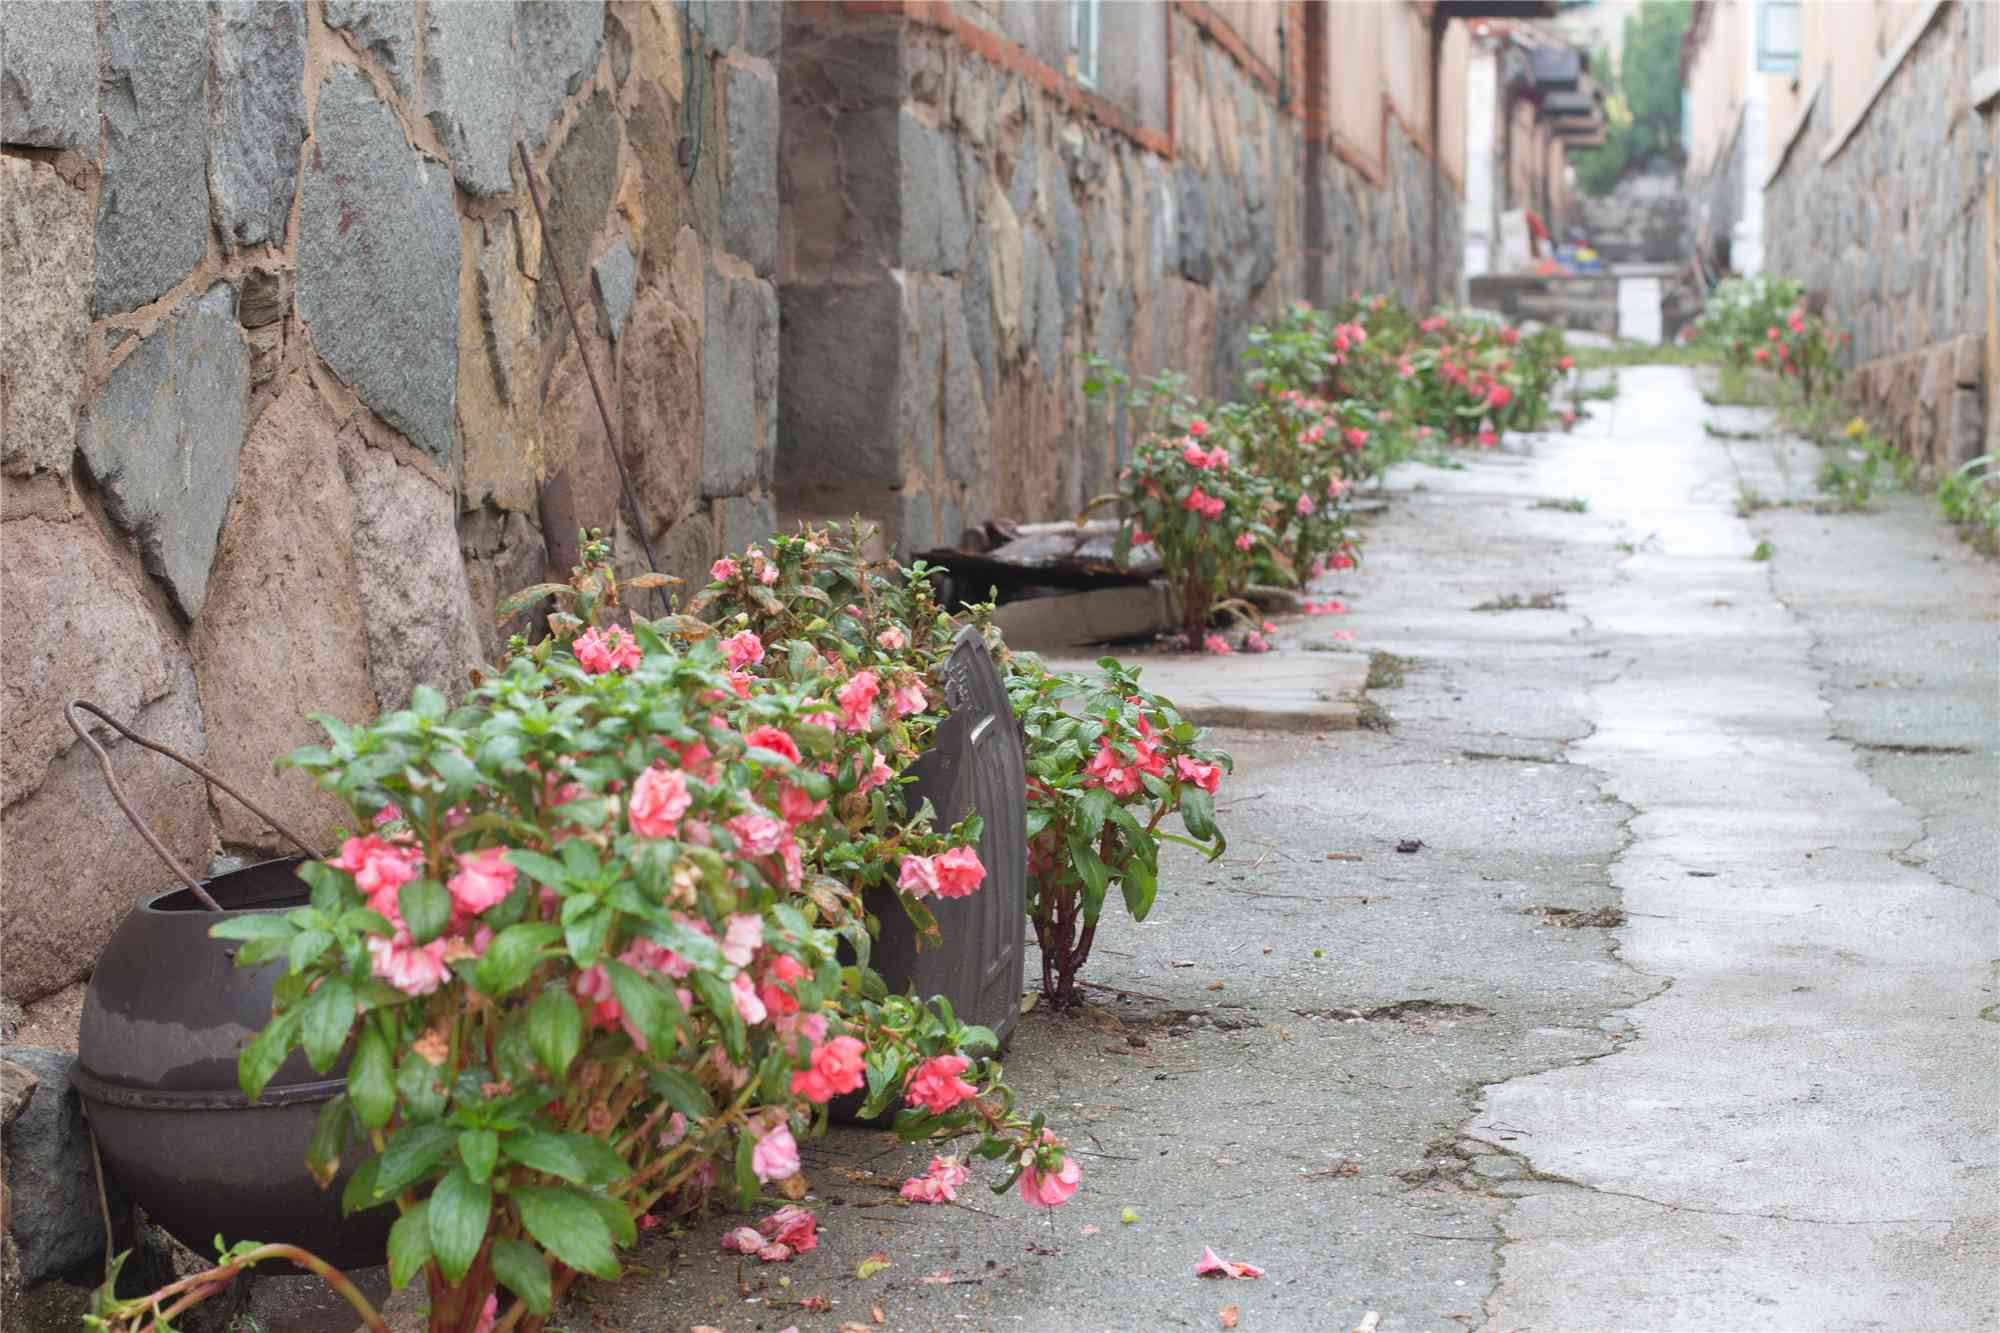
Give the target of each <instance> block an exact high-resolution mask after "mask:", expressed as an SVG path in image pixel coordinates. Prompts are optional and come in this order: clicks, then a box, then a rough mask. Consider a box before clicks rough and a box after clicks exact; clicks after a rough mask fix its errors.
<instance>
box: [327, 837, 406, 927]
mask: <svg viewBox="0 0 2000 1333" xmlns="http://www.w3.org/2000/svg"><path fill="white" fill-rule="evenodd" d="M331 864H332V865H333V866H334V867H335V868H336V869H339V870H345V871H346V872H347V873H348V874H350V875H352V876H354V887H355V888H357V889H359V890H361V892H362V893H364V894H366V895H367V897H368V905H369V906H370V907H372V908H374V909H375V910H376V911H378V912H380V913H382V915H384V916H386V917H388V918H390V919H391V920H394V919H395V918H396V890H397V889H400V888H401V887H403V885H405V884H407V883H409V882H410V881H411V880H413V879H415V878H416V877H417V876H418V875H419V874H421V873H422V871H423V867H424V861H423V854H422V853H420V852H419V851H417V849H416V848H414V847H405V846H401V845H399V844H397V843H392V842H388V841H386V840H384V839H382V838H380V837H378V836H376V835H375V834H373V833H371V834H369V835H368V836H367V837H365V838H349V839H348V840H347V841H346V842H343V843H342V844H340V855H339V856H337V857H335V858H334V859H333V861H332V862H331Z"/></svg>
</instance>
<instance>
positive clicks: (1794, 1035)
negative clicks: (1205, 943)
mask: <svg viewBox="0 0 2000 1333" xmlns="http://www.w3.org/2000/svg"><path fill="white" fill-rule="evenodd" d="M1702 420H1703V405H1702V402H1701V400H1700V398H1699V396H1698V393H1697V391H1696V389H1695V386H1694V383H1693V381H1692V379H1691V377H1690V376H1689V375H1688V374H1687V373H1686V372H1684V371H1678V370H1669V369H1647V370H1628V371H1625V372H1623V374H1622V376H1621V383H1620V396H1619V398H1618V399H1617V401H1616V404H1615V408H1614V412H1613V415H1612V417H1611V421H1610V423H1609V432H1608V434H1609V436H1610V437H1611V440H1613V441H1615V452H1608V451H1606V450H1605V449H1604V448H1602V447H1600V448H1597V449H1589V448H1588V447H1587V446H1586V447H1585V448H1584V449H1577V448H1574V447H1570V448H1561V449H1557V450H1552V451H1550V453H1551V455H1552V456H1550V457H1549V458H1548V460H1547V464H1548V466H1549V467H1550V468H1552V469H1554V475H1548V476H1547V481H1548V483H1549V484H1551V485H1554V486H1556V487H1557V488H1558V489H1562V490H1565V491H1566V492H1571V493H1575V494H1578V495H1581V496H1584V497H1587V498H1588V499H1589V501H1590V505H1591V512H1592V513H1593V514H1602V515H1604V516H1605V517H1608V518H1612V519H1615V520H1618V521H1620V522H1622V523H1624V524H1625V525H1627V527H1628V528H1629V529H1630V530H1632V531H1634V532H1644V533H1647V534H1649V536H1648V537H1647V539H1646V541H1645V545H1644V548H1643V549H1641V550H1640V551H1638V552H1637V553H1635V554H1634V555H1633V556H1632V557H1631V558H1629V559H1628V560H1626V561H1625V562H1623V567H1622V575H1623V577H1622V578H1621V580H1620V582H1619V584H1618V585H1617V586H1616V587H1615V588H1611V589H1604V590H1600V591H1598V592H1595V593H1592V594H1588V595H1585V596H1581V597H1577V598H1574V599H1572V601H1571V605H1572V607H1573V608H1574V609H1576V610H1578V611H1580V612H1582V613H1583V614H1585V615H1587V616H1588V617H1589V618H1590V621H1591V627H1592V628H1591V633H1592V637H1593V638H1594V639H1595V640H1596V641H1598V642H1600V643H1602V644H1603V645H1604V646H1605V647H1606V648H1608V649H1609V650H1610V651H1611V652H1612V653H1613V654H1614V655H1615V656H1617V657H1618V658H1620V659H1622V660H1623V661H1624V662H1625V663H1626V665H1625V667H1624V669H1623V670H1622V671H1621V672H1620V673H1619V675H1618V676H1617V678H1616V679H1615V680H1611V681H1607V682H1605V683H1603V684H1601V685H1599V686H1598V687H1596V688H1595V689H1594V690H1593V691H1592V693H1591V696H1590V699H1589V701H1588V712H1589V714H1590V716H1591V718H1592V720H1593V722H1594V723H1595V730H1594V732H1593V733H1592V735H1591V736H1590V737H1589V738H1588V739H1586V740H1584V741H1581V742H1579V743H1578V744H1577V745H1575V746H1573V747H1572V748H1571V751H1570V757H1571V759H1572V761H1573V762H1576V763H1580V764H1587V765H1589V766H1591V767H1592V768H1594V769H1596V770H1597V771H1598V772H1600V773H1602V774H1603V775H1604V777H1605V779H1606V783H1607V789H1608V790H1609V791H1610V792H1611V793H1612V794H1614V795H1616V796H1617V797H1618V798H1619V799H1620V800H1621V801H1622V802H1624V803H1626V804H1628V805H1630V806H1631V807H1633V808H1634V809H1635V810H1636V811H1637V813H1636V815H1635V817H1634V818H1633V819H1632V820H1631V822H1630V826H1629V827H1630V833H1631V835H1632V842H1631V844H1630V845H1629V846H1628V847H1626V848H1625V849H1624V851H1623V852H1621V853H1620V855H1619V856H1618V858H1617V860H1616V862H1615V864H1614V866H1613V871H1612V875H1613V880H1614V882H1615V884H1616V885H1617V887H1618V888H1619V890H1620V892H1621V895H1622V896H1621V899H1620V901H1621V904H1622V906H1623V907H1624V908H1625V910H1626V912H1627V913H1628V914H1629V915H1630V920H1629V923H1628V924H1627V925H1626V926H1625V927H1624V928H1623V929H1622V930H1621V931H1620V932H1619V944H1620V956H1621V957H1622V959H1623V960H1624V961H1625V963H1627V964H1628V965H1629V966H1631V967H1632V968H1634V969H1635V970H1636V971H1637V972H1639V973H1640V974H1642V975H1644V976H1646V977H1649V978H1653V979H1655V980H1656V981H1657V983H1658V984H1659V986H1660V988H1661V989H1660V991H1659V993H1658V994H1656V995H1654V996H1653V997H1651V998H1650V999H1648V1000H1646V1001H1644V1002H1643V1003H1641V1004H1639V1005H1638V1006H1636V1007H1634V1008H1633V1009H1632V1010H1630V1011H1629V1013H1628V1015H1627V1016H1628V1017H1629V1019H1630V1021H1631V1023H1632V1026H1633V1034H1632V1037H1631V1039H1630V1040H1628V1041H1626V1042H1625V1043H1624V1044H1623V1045H1622V1046H1621V1048H1620V1050H1619V1051H1618V1053H1617V1054H1616V1055H1615V1056H1613V1057H1611V1058H1609V1059H1605V1060H1602V1061H1596V1062H1592V1063H1590V1064H1588V1065H1575V1066H1570V1067H1567V1068H1559V1069H1552V1070H1548V1071H1544V1072H1542V1073H1539V1074H1535V1075H1531V1076H1528V1077H1524V1078H1516V1079H1512V1080H1509V1081H1507V1082H1504V1083H1500V1084H1497V1085H1495V1086H1492V1087H1490V1088H1488V1089H1487V1090H1486V1094H1485V1097H1484V1100H1483V1102H1482V1105H1481V1108H1480V1112H1479V1114H1478V1115H1476V1116H1475V1117H1474V1118H1473V1119H1472V1121H1471V1122H1470V1124H1469V1126H1468V1129H1467V1134H1468V1136H1469V1137H1471V1138H1474V1139H1479V1140H1483V1141H1487V1142H1492V1143H1494V1144H1495V1146H1496V1147H1505V1148H1506V1149H1508V1150H1510V1151H1511V1152H1513V1153H1514V1154H1516V1155H1517V1156H1518V1158H1519V1159H1520V1160H1521V1161H1522V1162H1523V1163H1524V1164H1525V1166H1526V1168H1527V1170H1528V1171H1529V1173H1530V1174H1532V1175H1534V1176H1537V1177H1542V1178H1545V1179H1546V1181H1547V1182H1548V1185H1549V1187H1548V1188H1540V1187H1537V1186H1536V1185H1534V1184H1530V1185H1527V1186H1524V1187H1522V1188H1521V1189H1520V1190H1519V1195H1520V1197H1519V1201H1518V1202H1517V1203H1516V1204H1515V1206H1514V1208H1513V1210H1512V1212H1511V1213H1510V1214H1509V1215H1508V1216H1507V1217H1506V1218H1505V1219H1504V1220H1503V1222H1502V1228H1503V1230H1504V1232H1505V1235H1506V1238H1507V1243H1506V1244H1505V1246H1504V1247H1503V1249H1502V1250H1501V1271H1500V1281H1499V1285H1498V1287H1497V1289H1496V1290H1495V1291H1494V1292H1493V1294H1492V1295H1491V1297H1490V1298H1489V1300H1488V1302H1487V1305H1486V1313H1487V1317H1488V1325H1489V1326H1490V1327H1492V1328H1496V1329H1500V1328H1516V1329H1526V1328H1534V1329H1576V1328H1607V1327H1609V1328H1645V1329H1665V1328H1689V1329H1714V1328H1731V1329H1739V1328H1741V1329H1747V1328H1774V1329H1846V1328H1877V1327H1883V1328H1887V1327H1893V1328H1909V1329H1940V1330H1942V1329H1979V1328H1992V1327H1995V1326H2000V1245H1996V1216H1995V1214H1996V1208H2000V1176H1996V1166H2000V1153H1996V1147H2000V1143H1996V1132H1995V1127H1996V1110H1997V1109H2000V1059H1996V1050H2000V1040H1996V1038H2000V1031H1996V1029H1995V1027H1994V1026H1993V1025H1992V1022H1991V1020H1992V1019H1993V1018H1994V1015H1995V1012H1996V1010H1995V1008H1994V1006H1993V1002H1994V998H1995V997H1994V991H1995V987H1994V979H1995V967H1996V955H2000V911H1997V910H1996V907H1997V906H2000V905H1997V904H1996V901H1995V891H1996V887H2000V885H1996V879H1995V876H1994V855H1993V846H1994V836H1995V835H1994V829H1993V821H1994V818H1995V812H1996V809H2000V805H1997V804H1996V781H1995V774H1996V770H1995V734H1996V727H1995V717H1996V709H1995V681H1996V676H1995V665H1996V661H2000V658H1996V653H1995V643H1996V616H1995V608H1996V605H2000V602H1996V598H1995V590H1996V580H1995V578H1994V576H1993V569H1992V567H1991V566H1990V565H1982V564H1980V563H1979V562H1977V561H1976V560H1975V559H1973V558H1971V557H1968V556H1967V555H1966V554H1965V553H1964V552H1962V551H1959V550H1956V549H1954V548H1953V547H1952V545H1951V543H1950V539H1949V538H1948V537H1946V536H1944V535H1943V534H1942V533H1940V532H1938V531H1936V530H1935V528H1934V527H1932V526H1927V525H1926V518H1925V516H1924V515H1923V514H1921V512H1917V513H1912V512H1910V511H1909V509H1908V508H1907V507H1905V508H1904V509H1903V510H1902V511H1900V512H1899V513H1896V514H1892V515H1885V516H1868V515H1815V514H1809V513H1789V514H1785V515H1783V516H1782V517H1779V516H1776V515H1765V514H1759V515H1756V516H1755V519H1754V523H1751V522H1746V521H1745V520H1744V519H1742V518H1738V517H1737V516H1735V514H1734V513H1733V512H1732V508H1733V505H1734V503H1735V501H1736V499H1737V497H1738V494H1739V491H1740V490H1741V488H1743V487H1746V486H1748V487H1753V488H1755V489H1758V490H1759V491H1761V493H1762V494H1763V495H1765V496H1766V497H1769V498H1774V499H1777V498H1784V497H1785V495H1786V494H1787V493H1788V492H1789V493H1793V494H1796V492H1797V488H1798V485H1797V483H1798V479H1799V478H1800V477H1801V475H1802V474H1803V475H1810V471H1811V469H1810V466H1809V465H1810V462H1811V459H1810V455H1809V454H1804V453H1802V452H1801V447H1800V446H1795V445H1788V444H1786V443H1785V442H1783V441H1771V442H1762V443H1761V444H1755V443H1753V444H1740V443H1737V444H1731V445H1728V446H1724V445H1721V444H1718V443H1716V442H1714V441H1712V440H1708V439H1706V438H1704V435H1703V433H1702V431H1701V422H1702ZM1545 475H1546V474H1545ZM1753 526H1754V528H1755V529H1756V531H1754V532H1753V530H1752V528H1753ZM1760 536H1761V537H1763V538H1764V539H1765V540H1768V541H1770V542H1771V543H1772V545H1773V546H1774V548H1775V552H1776V554H1775V557H1774V559H1773V561H1772V562H1771V563H1760V562H1753V561H1752V560H1750V559H1749V558H1748V556H1749V554H1750V552H1751V550H1752V548H1753V547H1754V546H1755V544H1756V542H1757V540H1758V539H1759V537H1760ZM1878 673H1879V676H1880V677H1886V678H1888V679H1881V678H1877V677H1878ZM1862 679H1866V680H1867V684H1866V685H1862V684H1861V683H1860V682H1861V680H1862ZM1877 687H1886V688H1878V689H1877V692H1876V693H1875V694H1874V695H1873V696H1871V697H1869V698H1867V699H1862V698H1859V697H1857V690H1858V689H1867V688H1877ZM1889 691H1895V693H1893V694H1892V693H1890V692H1889ZM1863 737H1868V738H1871V739H1867V740H1863V739H1862V738H1863ZM1857 741H1859V742H1860V743H1861V744H1864V745H1868V746H1871V747H1873V751H1874V753H1881V754H1887V755H1897V756H1901V757H1902V758H1905V759H1910V758H1914V759H1917V760H1919V761H1920V763H1923V762H1924V761H1928V762H1929V763H1935V762H1936V757H1937V756H1941V755H1942V756H1949V757H1950V758H1951V759H1952V760H1954V762H1953V764H1952V765H1951V768H1950V770H1949V774H1948V777H1947V779H1946V781H1945V782H1943V783H1939V782H1937V781H1936V776H1937V775H1936V774H1928V775H1926V774H1922V773H1919V772H1917V771H1914V770H1905V771H1903V772H1900V773H1897V774H1894V775H1891V774H1888V773H1884V772H1880V771H1876V770H1875V768H1874V765H1873V763H1872V762H1871V751H1870V750H1864V749H1860V748H1858V746H1857ZM1933 812H1935V813H1936V814H1937V815H1938V816H1939V817H1940V819H1941V820H1943V821H1944V822H1945V823H1946V824H1948V825H1950V826H1951V832H1950V834H1949V835H1948V836H1946V835H1943V834H1941V833H1939V832H1937V831H1934V830H1932V829H1930V828H1928V827H1927V819H1929V818H1930V816H1931V814H1932V813H1933ZM1982 824H1983V827H1981V825H1982ZM1941 839H1943V841H1944V842H1946V843H1948V844H1949V845H1941ZM1982 1019H1984V1020H1987V1021H1981V1020H1982ZM1558 1182H1560V1183H1558Z"/></svg>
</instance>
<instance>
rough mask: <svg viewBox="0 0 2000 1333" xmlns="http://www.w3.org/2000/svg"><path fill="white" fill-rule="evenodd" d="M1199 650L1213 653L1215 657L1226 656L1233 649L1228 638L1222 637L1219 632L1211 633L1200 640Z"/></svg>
mask: <svg viewBox="0 0 2000 1333" xmlns="http://www.w3.org/2000/svg"><path fill="white" fill-rule="evenodd" d="M1201 650H1202V651H1203V652H1205V653H1214V654H1215V655H1216V656H1217V657H1227V656H1229V654H1230V653H1231V652H1233V651H1234V649H1232V648H1230V646H1229V640H1227V639H1225V638H1223V637H1222V636H1221V635H1220V634H1211V635H1209V636H1208V637H1207V638H1205V639H1203V640H1202V641H1201Z"/></svg>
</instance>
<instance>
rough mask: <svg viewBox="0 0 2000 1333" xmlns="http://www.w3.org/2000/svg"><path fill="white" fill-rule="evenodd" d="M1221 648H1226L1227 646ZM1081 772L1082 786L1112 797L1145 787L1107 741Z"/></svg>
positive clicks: (1129, 794) (1135, 770) (1134, 791)
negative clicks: (1103, 791)
mask: <svg viewBox="0 0 2000 1333" xmlns="http://www.w3.org/2000/svg"><path fill="white" fill-rule="evenodd" d="M1209 637H1210V638H1215V637H1216V636H1215V635H1210V636H1209ZM1223 646H1224V647H1225V648H1226V647H1228V645H1227V644H1224V645H1223ZM1083 771H1084V783H1083V785H1084V786H1086V787H1102V788H1104V789H1105V790H1106V791H1108V792H1110V793H1111V794H1112V795H1113V796H1131V795H1133V794H1134V793H1136V792H1138V791H1140V790H1141V789H1142V788H1144V786H1145V785H1146V784H1145V783H1143V782H1141V781H1140V780H1139V773H1138V770H1137V769H1136V768H1135V767H1134V766H1133V764H1132V763H1131V762H1130V761H1128V760H1127V759H1126V758H1125V756H1123V755H1121V754H1119V753H1118V750H1117V748H1116V747H1114V746H1113V745H1112V744H1111V742H1110V741H1108V740H1103V741H1099V742H1098V745H1097V753H1096V754H1095V755H1092V756H1091V759H1090V763H1089V764H1087V765H1085V767H1084V770H1083Z"/></svg>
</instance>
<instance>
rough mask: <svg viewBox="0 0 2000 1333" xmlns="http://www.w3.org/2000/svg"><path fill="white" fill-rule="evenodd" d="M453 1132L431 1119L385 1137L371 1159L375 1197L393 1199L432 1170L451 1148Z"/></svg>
mask: <svg viewBox="0 0 2000 1333" xmlns="http://www.w3.org/2000/svg"><path fill="white" fill-rule="evenodd" d="M456 1138H457V1132H456V1131H455V1130H453V1129H452V1128H451V1127H450V1126H448V1125H441V1124H439V1123H437V1122H436V1121H431V1122H429V1123H427V1124H421V1125H404V1126H403V1127H402V1128H401V1129H399V1130H397V1131H396V1132H395V1133H394V1134H392V1135H390V1136H389V1141H388V1142H387V1143H386V1144H384V1145H383V1147H382V1155H381V1156H380V1157H378V1158H376V1159H375V1161H376V1167H375V1191H374V1196H375V1197H376V1198H377V1199H393V1198H395V1197H396V1196H397V1195H398V1194H401V1193H402V1192H403V1190H404V1189H405V1188H407V1187H408V1186H410V1185H414V1184H416V1183H417V1182H418V1181H421V1180H423V1179H424V1178H425V1177H427V1176H429V1175H430V1173H431V1171H432V1169H433V1168H435V1167H436V1166H437V1164H438V1163H439V1162H442V1161H443V1160H444V1158H445V1154H446V1153H448V1152H450V1151H451V1148H452V1144H453V1142H455V1141H456Z"/></svg>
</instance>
